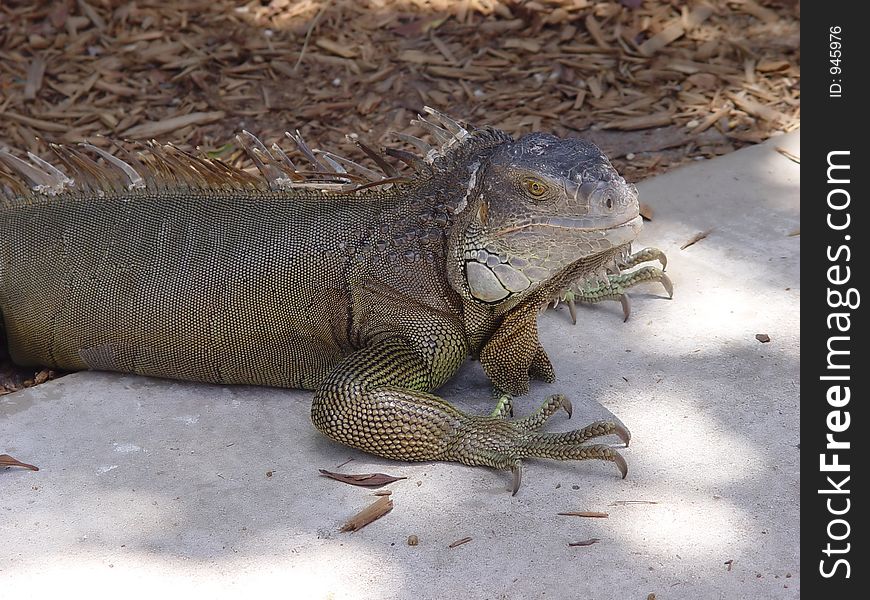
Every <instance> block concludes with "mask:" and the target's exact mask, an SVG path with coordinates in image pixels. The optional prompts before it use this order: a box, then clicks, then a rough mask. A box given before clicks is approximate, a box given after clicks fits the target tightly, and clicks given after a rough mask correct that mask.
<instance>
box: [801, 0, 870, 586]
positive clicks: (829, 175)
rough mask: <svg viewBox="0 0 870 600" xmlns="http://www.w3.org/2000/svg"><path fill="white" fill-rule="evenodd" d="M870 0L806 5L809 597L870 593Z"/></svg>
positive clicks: (805, 533)
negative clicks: (869, 17)
mask: <svg viewBox="0 0 870 600" xmlns="http://www.w3.org/2000/svg"><path fill="white" fill-rule="evenodd" d="M864 6H865V4H864V3H863V2H848V1H846V0H842V1H834V2H806V3H804V4H803V5H802V7H801V8H802V11H803V14H802V16H801V62H802V65H801V78H802V81H801V88H802V89H801V115H802V119H801V205H802V206H801V213H802V219H801V220H802V221H803V223H802V226H801V259H802V260H801V280H802V283H801V288H802V293H801V300H802V302H801V337H802V342H801V347H802V353H801V354H802V356H801V369H802V374H801V378H802V382H803V386H802V391H801V393H802V396H801V591H802V592H803V593H804V595H805V596H806V597H808V598H814V597H821V596H817V594H822V593H824V594H826V595H827V597H832V598H837V599H838V600H841V599H842V600H845V599H848V598H859V597H860V598H865V597H867V590H868V589H870V588H868V580H870V577H868V574H870V567H868V564H867V556H868V552H867V551H868V548H867V544H868V541H870V537H868V533H867V531H866V529H865V527H864V522H865V519H864V518H863V516H864V513H865V512H866V511H867V510H868V509H870V508H868V506H867V505H866V500H867V496H868V495H867V493H866V489H867V485H868V477H867V474H868V468H867V454H868V439H870V424H868V423H867V410H866V408H865V406H866V403H867V401H868V398H867V383H866V382H867V378H868V377H870V361H868V359H867V358H866V356H867V352H862V350H866V349H867V347H868V343H870V340H868V339H867V332H866V327H863V324H864V323H865V321H866V319H865V317H864V314H863V313H865V312H866V310H867V309H866V307H865V306H864V304H865V303H870V296H868V295H867V294H866V293H865V292H867V289H866V286H865V285H864V282H865V281H866V272H867V270H868V268H870V264H868V262H867V260H866V256H867V252H866V251H865V248H866V246H867V244H868V243H870V221H868V218H867V210H866V204H867V202H868V200H870V199H868V196H867V184H866V181H867V179H868V178H870V163H868V152H867V148H868V145H870V140H868V132H870V127H868V126H867V121H868V119H867V114H866V113H867V111H868V110H870V93H868V89H870V85H868V69H867V64H868V60H870V29H868V26H867V21H866V20H865V19H862V18H861V16H860V14H859V13H861V12H862V11H861V8H863V7H864ZM865 436H867V437H865ZM859 490H865V491H864V492H861V491H859Z"/></svg>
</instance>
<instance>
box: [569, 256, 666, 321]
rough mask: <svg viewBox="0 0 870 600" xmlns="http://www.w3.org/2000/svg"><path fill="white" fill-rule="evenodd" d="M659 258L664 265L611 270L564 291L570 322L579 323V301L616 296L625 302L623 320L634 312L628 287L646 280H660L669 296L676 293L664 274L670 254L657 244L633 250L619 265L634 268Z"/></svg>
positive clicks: (609, 298)
mask: <svg viewBox="0 0 870 600" xmlns="http://www.w3.org/2000/svg"><path fill="white" fill-rule="evenodd" d="M654 260H657V261H659V262H660V263H661V265H662V268H661V269H659V268H657V267H653V266H651V265H647V266H644V267H641V268H640V269H637V270H635V271H630V272H627V273H619V274H609V275H608V276H607V281H606V282H603V281H594V280H593V281H590V282H587V283H586V284H584V285H580V286H576V287H575V288H573V289H569V290H568V291H567V292H565V293H564V294H563V295H562V298H560V300H563V301H564V302H565V303H566V304H567V305H568V311H569V312H570V314H571V322H572V323H574V324H575V325H576V324H577V312H576V303H578V302H580V303H583V304H595V303H597V302H601V301H603V300H616V301H618V302H619V303H621V304H622V312H623V315H624V319H623V320H624V321H627V320H628V317H629V316H630V315H631V301H630V299H629V296H628V293H627V292H626V290H628V288H630V287H634V286H635V285H638V284H639V283H644V282H659V283H661V284H662V286H663V287H664V288H665V291H666V292H667V293H668V297H670V298H673V297H674V285H673V283H671V280H670V278H669V277H668V276H667V275H665V273H664V269H665V268H666V267H667V265H668V259H667V256H665V253H664V252H662V251H661V250H659V249H658V248H644V249H643V250H640V251H639V252H635V253H634V254H630V255H629V256H627V257H626V258H624V259H622V260H620V261H618V262H617V266H618V267H619V268H620V269H622V270H627V269H631V268H632V267H635V266H637V265H639V264H641V263H645V262H650V261H654Z"/></svg>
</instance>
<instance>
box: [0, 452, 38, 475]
mask: <svg viewBox="0 0 870 600" xmlns="http://www.w3.org/2000/svg"><path fill="white" fill-rule="evenodd" d="M0 467H23V468H25V469H30V470H31V471H38V470H39V467H36V466H34V465H28V464H27V463H23V462H21V461H20V460H18V459H16V458H12V457H11V456H9V455H8V454H0Z"/></svg>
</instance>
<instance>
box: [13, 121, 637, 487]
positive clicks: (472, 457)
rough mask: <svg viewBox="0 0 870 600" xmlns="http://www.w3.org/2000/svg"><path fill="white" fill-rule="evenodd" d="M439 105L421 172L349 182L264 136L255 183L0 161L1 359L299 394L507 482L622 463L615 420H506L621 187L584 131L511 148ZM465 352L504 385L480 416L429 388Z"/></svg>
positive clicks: (544, 413) (603, 245)
mask: <svg viewBox="0 0 870 600" xmlns="http://www.w3.org/2000/svg"><path fill="white" fill-rule="evenodd" d="M433 114H435V115H436V118H438V119H440V120H441V124H442V125H444V127H445V128H446V129H443V130H441V131H440V133H439V132H438V131H436V132H435V133H436V135H440V136H442V137H443V138H444V139H443V140H442V141H443V142H444V144H443V146H442V148H441V150H440V152H439V151H431V150H430V151H429V155H428V160H425V158H424V159H419V160H413V159H411V160H409V159H408V157H407V156H405V157H404V158H406V160H409V162H412V163H414V164H415V166H416V167H417V168H418V169H419V170H420V172H419V173H418V174H417V175H416V176H415V177H414V178H411V179H410V180H399V179H396V178H395V177H394V178H391V179H390V180H384V181H387V182H388V181H393V183H392V184H386V183H383V182H379V185H375V186H371V187H365V186H363V187H364V188H365V189H356V190H350V189H348V188H350V187H354V186H351V185H349V184H350V183H351V180H352V176H351V175H347V176H346V178H342V176H341V175H335V176H333V180H337V181H339V182H340V183H341V184H342V185H330V184H327V183H323V184H320V185H318V184H311V183H310V182H303V181H299V182H297V183H293V180H301V179H302V177H300V175H299V172H298V171H297V170H296V168H295V166H293V165H292V164H291V163H290V162H289V161H287V162H286V163H282V162H280V161H278V160H277V159H276V157H275V156H273V155H272V154H270V153H269V152H268V151H266V150H265V148H263V147H262V146H261V145H259V142H256V143H255V147H254V148H253V149H251V150H250V155H251V157H252V159H253V160H254V162H255V163H257V164H258V166H259V167H260V169H261V171H263V174H264V175H265V176H266V177H265V179H258V178H254V177H253V176H251V175H249V174H247V173H244V172H242V171H238V170H235V169H232V168H230V167H227V166H226V165H223V164H220V163H216V162H214V161H207V160H205V159H195V158H193V157H190V156H188V155H185V154H183V153H181V152H179V151H177V150H174V149H172V148H164V149H158V148H155V149H153V150H152V152H151V153H150V154H146V155H145V156H144V157H143V158H142V160H143V161H144V162H142V163H137V162H136V161H132V160H131V162H132V163H133V164H132V165H126V164H124V163H120V161H118V160H117V159H115V160H111V159H109V157H108V156H107V155H106V154H105V152H101V154H102V155H103V156H104V157H105V158H106V159H109V160H110V163H111V164H114V165H115V166H116V167H117V166H119V167H120V168H119V169H118V170H117V171H114V169H115V167H112V166H110V165H109V164H107V165H105V166H98V165H97V164H96V163H94V162H93V161H91V160H90V159H87V158H86V157H85V155H84V154H82V153H81V152H78V151H74V150H71V149H59V155H60V157H61V159H62V161H63V162H64V163H65V164H66V166H67V167H68V170H74V171H75V179H76V183H75V184H71V183H70V181H68V180H66V181H65V180H64V179H63V174H61V173H60V172H59V171H56V172H55V171H52V170H51V169H52V167H50V166H49V165H47V163H44V161H40V160H39V159H33V158H32V160H34V161H35V164H34V165H31V166H30V167H27V166H22V161H20V160H17V159H16V158H14V157H12V155H11V154H9V153H8V152H7V153H2V154H0V159H2V162H5V163H6V165H7V166H8V167H11V169H12V171H14V172H15V174H16V175H17V176H18V177H19V178H22V179H24V180H25V181H27V182H28V183H29V184H30V187H31V188H33V189H26V188H25V187H24V186H22V185H20V184H19V183H18V182H17V181H16V180H15V179H13V178H12V177H11V173H7V175H5V176H3V177H0V232H2V238H0V312H2V317H3V322H5V336H6V338H7V341H8V345H9V348H10V354H11V357H12V359H13V361H15V362H17V363H19V364H23V365H45V366H49V367H57V368H63V369H73V370H74V369H100V370H112V371H121V372H131V373H138V374H142V375H152V376H158V377H169V378H175V379H185V380H195V381H205V382H211V383H225V384H258V385H270V386H280V387H290V388H305V389H311V390H315V394H314V403H313V406H312V412H311V415H312V420H313V422H314V424H315V426H316V427H317V428H318V429H320V430H321V431H322V432H323V433H325V434H326V435H328V436H329V437H331V438H333V439H335V440H337V441H340V442H342V443H345V444H348V445H350V446H353V447H356V448H359V449H361V450H365V451H368V452H372V453H375V454H378V455H381V456H386V457H389V458H395V459H403V460H456V461H460V462H463V463H466V464H476V465H487V466H491V467H495V468H500V469H514V472H515V474H516V475H517V485H518V482H519V480H518V476H519V464H520V463H519V461H520V459H521V458H523V457H526V456H544V457H551V458H558V459H584V458H601V459H605V460H611V461H615V462H617V464H618V465H619V466H620V469H621V471H622V472H623V475H624V473H625V463H624V461H623V460H622V458H621V457H620V456H619V455H618V454H617V453H616V452H615V451H614V450H613V449H611V448H610V447H609V446H604V445H584V444H583V442H584V441H585V440H587V439H589V438H592V437H596V436H599V435H605V434H608V433H617V434H619V435H621V436H622V437H623V438H624V439H625V441H627V438H628V433H627V431H625V430H624V429H623V428H621V427H620V426H618V425H615V424H613V423H604V422H600V423H595V424H592V425H590V426H589V427H587V428H585V429H582V430H578V431H574V432H568V433H563V434H545V433H538V432H537V429H538V428H539V427H540V426H541V425H542V424H543V423H544V421H546V419H547V417H549V416H550V415H551V414H553V413H554V412H556V411H557V410H559V409H560V408H563V407H564V408H566V410H569V412H570V404H569V403H567V401H566V400H565V399H564V398H562V397H561V396H555V397H553V398H550V399H548V400H547V402H545V403H544V405H543V406H542V407H541V409H540V410H539V411H538V412H537V413H535V414H534V415H532V416H531V417H527V418H526V419H519V420H507V419H505V418H503V417H504V416H505V414H504V413H506V412H507V411H508V410H509V397H510V395H512V394H521V393H524V392H526V391H527V390H528V385H529V379H530V378H538V379H545V380H552V379H553V377H554V375H553V369H552V366H551V365H550V362H549V360H548V359H547V356H546V353H545V352H544V350H543V348H542V347H541V345H540V343H539V342H538V336H537V328H536V315H537V311H538V309H539V308H540V306H541V305H542V304H545V303H546V302H547V301H548V300H550V299H551V298H553V297H557V296H558V295H559V294H560V293H562V292H563V291H564V290H565V289H566V288H568V287H569V285H570V284H571V283H572V282H575V281H577V280H578V279H581V280H582V279H585V278H587V277H589V276H591V275H594V274H599V276H600V274H602V273H603V272H604V269H606V268H607V267H609V266H613V264H614V263H615V262H616V261H618V260H620V259H624V258H625V256H626V251H627V248H628V245H629V244H630V242H631V241H632V240H633V239H634V238H635V237H636V235H637V233H638V231H639V229H640V217H639V216H638V208H637V197H636V193H635V192H634V190H633V186H629V185H628V184H626V183H625V182H624V180H622V179H621V178H620V177H618V175H616V173H615V171H613V169H612V167H610V165H609V163H608V162H607V160H606V158H604V156H603V155H602V154H601V153H600V151H598V149H597V148H595V147H594V146H592V145H590V144H586V143H583V142H580V141H579V140H572V141H570V142H569V141H562V140H558V139H556V138H554V137H552V136H543V135H540V134H536V135H535V136H527V138H524V139H523V140H520V141H517V142H515V141H514V140H512V139H511V138H510V137H508V136H507V135H506V134H503V133H501V132H499V131H497V130H490V129H483V130H472V131H471V132H468V131H466V130H465V129H462V128H460V127H459V125H458V124H456V123H455V122H453V121H452V120H449V119H447V118H446V117H443V116H441V115H438V114H437V113H433ZM430 127H431V125H430ZM448 131H449V135H447V134H448ZM300 144H301V146H300V147H301V149H302V150H303V151H304V152H305V153H306V154H309V152H308V149H307V147H305V146H304V143H302V142H301V140H300ZM282 156H283V155H282ZM330 156H332V155H330ZM285 158H286V157H285ZM311 158H312V160H317V159H316V158H315V157H313V156H312V157H311ZM336 158H337V157H336ZM321 160H323V159H321ZM334 162H335V161H331V160H330V164H334ZM318 164H321V163H318ZM287 165H290V166H289V167H288V166H287ZM572 165H574V167H572ZM574 171H576V174H572V173H574ZM122 172H123V173H122ZM0 174H2V173H0ZM575 175H579V178H578V177H576V176H575ZM572 177H573V179H572ZM584 184H585V185H586V187H585V188H584V187H583V185H584ZM537 186H541V189H544V188H545V189H544V193H542V194H541V195H540V197H538V196H537V192H538V191H540V189H539V188H538V187H537ZM324 188H326V189H325V191H324ZM545 200H546V202H545ZM629 285H630V283H629ZM593 296H594V295H593ZM593 296H590V299H594V297H593ZM2 336H3V331H2V329H0V338H2ZM0 345H5V344H4V343H3V340H2V339H0ZM468 356H473V357H477V358H479V359H480V360H481V363H482V365H483V367H484V369H485V371H486V373H487V375H488V376H489V377H490V379H491V380H492V382H493V384H494V387H495V388H496V390H498V392H499V393H500V395H501V400H500V403H499V406H498V407H497V409H496V410H495V411H494V412H493V414H492V415H489V416H485V417H482V416H472V415H468V414H465V413H463V412H461V411H460V410H458V409H456V408H455V407H453V406H452V405H450V404H449V403H447V402H446V401H444V400H443V399H441V398H439V397H438V396H436V395H434V394H432V393H431V392H432V391H433V390H435V389H437V388H438V387H439V386H440V385H442V384H443V383H444V382H445V381H446V380H447V379H448V378H450V377H451V376H452V375H453V374H454V373H455V372H456V370H457V369H458V368H459V367H460V365H461V364H462V363H463V362H464V361H465V359H466V358H467V357H468Z"/></svg>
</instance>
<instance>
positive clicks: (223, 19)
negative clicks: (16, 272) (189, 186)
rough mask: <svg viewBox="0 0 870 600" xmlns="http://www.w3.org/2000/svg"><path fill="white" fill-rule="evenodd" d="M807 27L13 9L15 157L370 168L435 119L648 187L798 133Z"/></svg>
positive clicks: (184, 0) (505, 2)
mask: <svg viewBox="0 0 870 600" xmlns="http://www.w3.org/2000/svg"><path fill="white" fill-rule="evenodd" d="M799 26H800V4H799V2H797V1H796V0H710V1H708V2H681V1H677V0H672V1H670V2H664V1H645V2H641V1H640V0H622V1H621V2H618V1H612V2H594V1H592V0H530V1H520V0H271V1H265V0H260V1H253V2H247V3H243V2H232V1H230V0H181V1H176V2H161V1H157V0H140V1H138V2H120V1H115V0H65V1H64V0H60V1H47V0H43V1H34V0H14V1H9V0H4V2H2V3H0V148H2V147H4V146H10V147H12V148H14V149H16V151H18V152H24V151H32V152H35V153H38V154H41V155H43V156H46V155H47V154H46V146H45V142H46V141H62V142H78V141H81V140H84V139H88V140H90V141H91V142H92V143H94V144H96V145H100V146H103V147H107V148H108V147H109V146H108V142H107V141H106V140H105V139H102V138H101V137H99V136H106V137H108V138H116V139H133V140H148V139H152V138H155V139H157V140H159V141H167V142H168V141H172V142H174V143H176V144H178V145H180V146H181V147H183V148H188V149H190V148H195V147H200V148H201V149H202V150H203V151H208V152H211V153H213V155H218V156H220V157H221V158H223V159H224V160H230V161H232V160H236V159H238V158H240V157H241V155H242V153H241V151H240V149H239V147H238V145H237V144H236V142H235V140H234V137H233V136H234V135H235V134H236V133H237V132H239V131H241V130H242V129H246V130H249V131H251V132H252V133H254V134H256V135H258V136H260V137H261V138H262V139H263V140H264V141H265V142H267V143H271V142H273V141H278V142H279V143H280V142H281V139H282V138H283V132H284V131H285V130H294V129H299V130H301V132H302V134H303V135H304V136H305V137H306V139H307V140H308V141H309V144H310V145H312V146H314V147H325V148H329V149H330V150H333V151H335V152H337V153H339V154H343V155H346V156H349V157H351V158H354V159H357V160H361V161H364V160H365V159H364V157H363V156H362V155H361V153H360V151H359V150H358V149H357V148H355V147H354V146H353V145H352V144H351V143H349V142H348V141H347V140H346V139H345V134H347V133H352V132H356V133H358V134H360V137H361V139H364V140H366V141H368V142H369V143H370V144H371V145H392V146H395V147H401V146H402V144H401V143H400V142H398V140H395V139H394V138H392V137H391V136H390V135H389V132H390V131H392V130H395V131H401V132H405V133H410V134H413V135H421V134H424V132H423V131H422V130H418V129H417V128H416V127H414V126H410V125H409V121H410V119H411V118H413V117H414V116H415V115H416V113H417V112H418V111H420V110H421V108H422V106H423V105H430V106H433V107H434V108H436V109H439V110H441V111H443V112H446V113H448V114H450V115H452V116H454V117H458V118H461V119H465V120H467V121H469V122H471V123H474V124H492V125H495V126H497V127H500V128H501V129H504V130H506V131H508V132H510V133H512V134H515V135H519V134H522V133H525V132H528V131H532V130H541V131H549V132H553V133H556V134H558V135H562V136H578V135H579V136H582V137H586V138H589V139H591V140H593V141H595V142H596V143H598V144H599V145H600V146H601V147H602V148H603V149H604V150H605V151H606V152H607V153H608V154H609V155H610V156H611V158H612V159H613V160H614V163H615V164H616V166H617V168H618V169H619V170H620V171H621V172H623V173H624V174H625V176H626V178H628V179H630V180H633V181H637V180H640V179H644V178H646V177H649V176H651V175H654V174H657V173H661V172H663V171H666V170H668V169H671V168H673V167H674V166H677V165H679V164H683V163H685V162H687V161H691V160H697V159H703V158H709V157H713V156H716V155H719V154H724V153H727V152H731V151H732V150H735V149H737V148H740V147H742V146H745V145H747V144H753V143H758V142H761V141H764V140H765V139H767V138H769V137H771V136H772V135H776V134H778V133H781V132H787V131H791V130H793V129H795V128H797V127H798V126H799V123H800V27H799ZM424 137H425V136H424ZM282 145H284V146H285V147H286V148H287V149H288V150H289V149H290V147H291V146H292V145H291V144H282ZM0 372H2V368H0ZM7 381H9V379H8V378H7ZM3 385H4V384H3V382H2V380H0V394H2V392H3V389H4V388H3Z"/></svg>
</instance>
